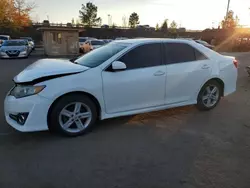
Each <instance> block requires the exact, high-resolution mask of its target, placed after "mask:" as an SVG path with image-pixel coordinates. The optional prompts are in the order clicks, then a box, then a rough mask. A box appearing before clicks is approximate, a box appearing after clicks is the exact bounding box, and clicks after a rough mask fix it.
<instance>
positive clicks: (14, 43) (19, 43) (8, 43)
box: [3, 40, 27, 46]
mask: <svg viewBox="0 0 250 188" xmlns="http://www.w3.org/2000/svg"><path fill="white" fill-rule="evenodd" d="M26 44H27V41H23V40H17V41H11V40H6V41H5V42H4V43H3V46H25V45H26Z"/></svg>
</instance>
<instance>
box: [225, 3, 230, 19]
mask: <svg viewBox="0 0 250 188" xmlns="http://www.w3.org/2000/svg"><path fill="white" fill-rule="evenodd" d="M229 6H230V0H228V1H227V13H226V18H227V15H228V12H229Z"/></svg>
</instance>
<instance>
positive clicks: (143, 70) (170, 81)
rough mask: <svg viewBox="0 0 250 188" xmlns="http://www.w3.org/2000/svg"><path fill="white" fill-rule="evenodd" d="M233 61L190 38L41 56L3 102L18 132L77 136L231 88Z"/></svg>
mask: <svg viewBox="0 0 250 188" xmlns="http://www.w3.org/2000/svg"><path fill="white" fill-rule="evenodd" d="M237 65H238V63H237V61H236V60H235V58H234V57H227V56H223V55H220V54H218V53H216V52H214V51H212V50H210V49H208V48H206V47H204V46H203V45H201V44H198V43H196V42H194V41H191V40H180V39H132V40H122V41H114V42H112V43H109V44H107V45H105V46H104V47H102V48H98V49H96V50H94V51H92V52H90V53H88V54H86V55H84V56H81V57H80V58H78V59H76V60H75V61H73V62H72V61H69V60H59V59H42V60H39V61H37V62H35V63H34V64H32V65H30V66H29V67H27V68H26V69H25V70H23V71H22V72H21V73H19V74H18V75H17V76H16V77H15V78H14V82H15V86H14V87H13V88H12V89H11V90H10V92H9V93H8V95H7V96H6V99H5V102H4V108H5V117H6V120H7V122H8V123H9V124H10V125H11V126H12V127H14V128H15V129H17V130H19V131H22V132H31V131H42V130H48V129H50V130H53V131H57V132H60V133H62V134H64V135H67V136H77V135H81V134H83V133H85V132H86V131H88V130H89V129H91V128H92V127H93V126H94V125H95V122H96V120H98V119H101V120H103V119H107V118H113V117H118V116H126V115H132V114H138V113H145V112H151V111H156V110H162V109H168V108H173V107H178V106H185V105H192V104H196V105H197V107H198V108H199V109H201V110H210V109H212V108H214V107H215V106H216V105H217V104H218V103H219V101H220V99H221V97H222V96H227V95H229V94H231V93H233V92H235V90H236V81H237Z"/></svg>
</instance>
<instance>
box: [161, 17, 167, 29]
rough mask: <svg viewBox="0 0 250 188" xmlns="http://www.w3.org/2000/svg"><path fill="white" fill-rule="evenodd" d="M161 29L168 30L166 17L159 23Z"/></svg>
mask: <svg viewBox="0 0 250 188" xmlns="http://www.w3.org/2000/svg"><path fill="white" fill-rule="evenodd" d="M161 31H163V32H168V19H165V20H164V22H163V24H162V25H161Z"/></svg>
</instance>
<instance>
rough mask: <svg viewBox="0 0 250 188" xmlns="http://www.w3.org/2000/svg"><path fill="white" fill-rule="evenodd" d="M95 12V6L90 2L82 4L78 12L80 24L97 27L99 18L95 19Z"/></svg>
mask: <svg viewBox="0 0 250 188" xmlns="http://www.w3.org/2000/svg"><path fill="white" fill-rule="evenodd" d="M97 10H98V8H97V6H95V5H94V4H93V3H91V2H88V3H86V5H84V4H82V8H81V10H80V11H79V14H80V15H79V18H80V20H81V23H82V24H83V25H85V26H88V27H92V26H94V25H98V24H99V23H100V20H101V18H100V17H97Z"/></svg>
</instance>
